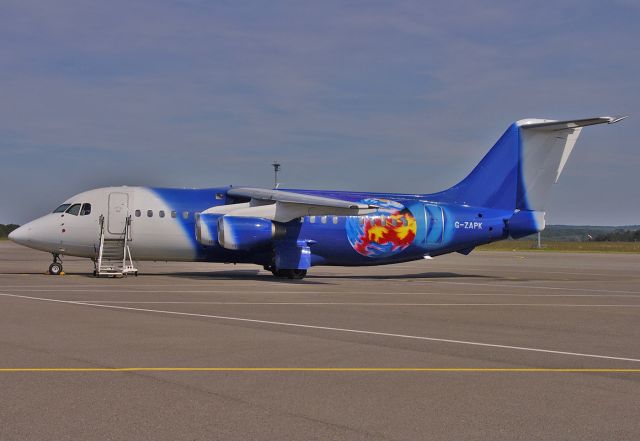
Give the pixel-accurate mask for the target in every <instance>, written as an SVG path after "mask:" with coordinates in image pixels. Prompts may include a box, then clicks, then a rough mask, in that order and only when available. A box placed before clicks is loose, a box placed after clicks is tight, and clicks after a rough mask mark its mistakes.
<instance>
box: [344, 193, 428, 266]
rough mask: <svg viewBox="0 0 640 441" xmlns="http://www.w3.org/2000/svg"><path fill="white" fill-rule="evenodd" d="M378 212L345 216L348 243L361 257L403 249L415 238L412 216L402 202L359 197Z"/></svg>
mask: <svg viewBox="0 0 640 441" xmlns="http://www.w3.org/2000/svg"><path fill="white" fill-rule="evenodd" d="M360 202H362V203H364V204H371V205H376V206H378V207H380V208H379V210H378V212H376V213H374V214H369V215H367V216H352V217H348V218H347V223H346V230H347V238H348V239H349V243H351V246H352V247H353V249H354V250H356V251H357V252H358V253H360V254H362V255H363V256H367V257H373V258H384V257H389V256H392V255H394V254H397V253H399V252H401V251H403V250H405V249H406V248H407V247H408V246H409V245H411V243H412V242H413V239H415V237H416V228H417V227H416V219H415V218H414V217H413V214H411V211H409V209H408V208H406V207H405V206H404V205H402V204H400V203H398V202H395V201H390V200H387V199H363V200H362V201H360Z"/></svg>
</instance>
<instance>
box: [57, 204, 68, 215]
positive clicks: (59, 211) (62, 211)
mask: <svg viewBox="0 0 640 441" xmlns="http://www.w3.org/2000/svg"><path fill="white" fill-rule="evenodd" d="M70 206H71V204H62V205H60V206H59V207H58V208H56V209H55V210H53V212H54V213H64V211H65V210H66V209H67V208H69V207H70Z"/></svg>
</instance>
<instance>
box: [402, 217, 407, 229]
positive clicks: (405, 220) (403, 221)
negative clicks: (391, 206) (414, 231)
mask: <svg viewBox="0 0 640 441" xmlns="http://www.w3.org/2000/svg"><path fill="white" fill-rule="evenodd" d="M407 225H409V222H407V218H406V217H403V218H402V226H404V227H406V226H407Z"/></svg>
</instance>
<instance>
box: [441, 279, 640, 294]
mask: <svg viewBox="0 0 640 441" xmlns="http://www.w3.org/2000/svg"><path fill="white" fill-rule="evenodd" d="M429 283H442V284H450V285H472V286H492V287H506V288H526V289H551V290H563V291H586V292H602V293H615V294H640V292H639V291H620V290H614V289H594V288H567V287H563V286H539V285H516V284H511V283H509V284H508V283H473V282H453V281H448V280H433V281H430V282H429Z"/></svg>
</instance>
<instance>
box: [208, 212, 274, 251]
mask: <svg viewBox="0 0 640 441" xmlns="http://www.w3.org/2000/svg"><path fill="white" fill-rule="evenodd" d="M285 234H286V231H285V228H284V225H282V224H279V223H276V222H272V221H270V220H269V219H263V218H260V217H239V216H229V215H226V216H222V217H221V218H220V219H218V243H219V244H220V245H221V246H223V247H224V248H226V249H228V250H249V249H252V248H257V247H259V246H262V245H266V244H268V243H269V242H271V241H272V240H274V239H280V238H282V237H284V235H285Z"/></svg>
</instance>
